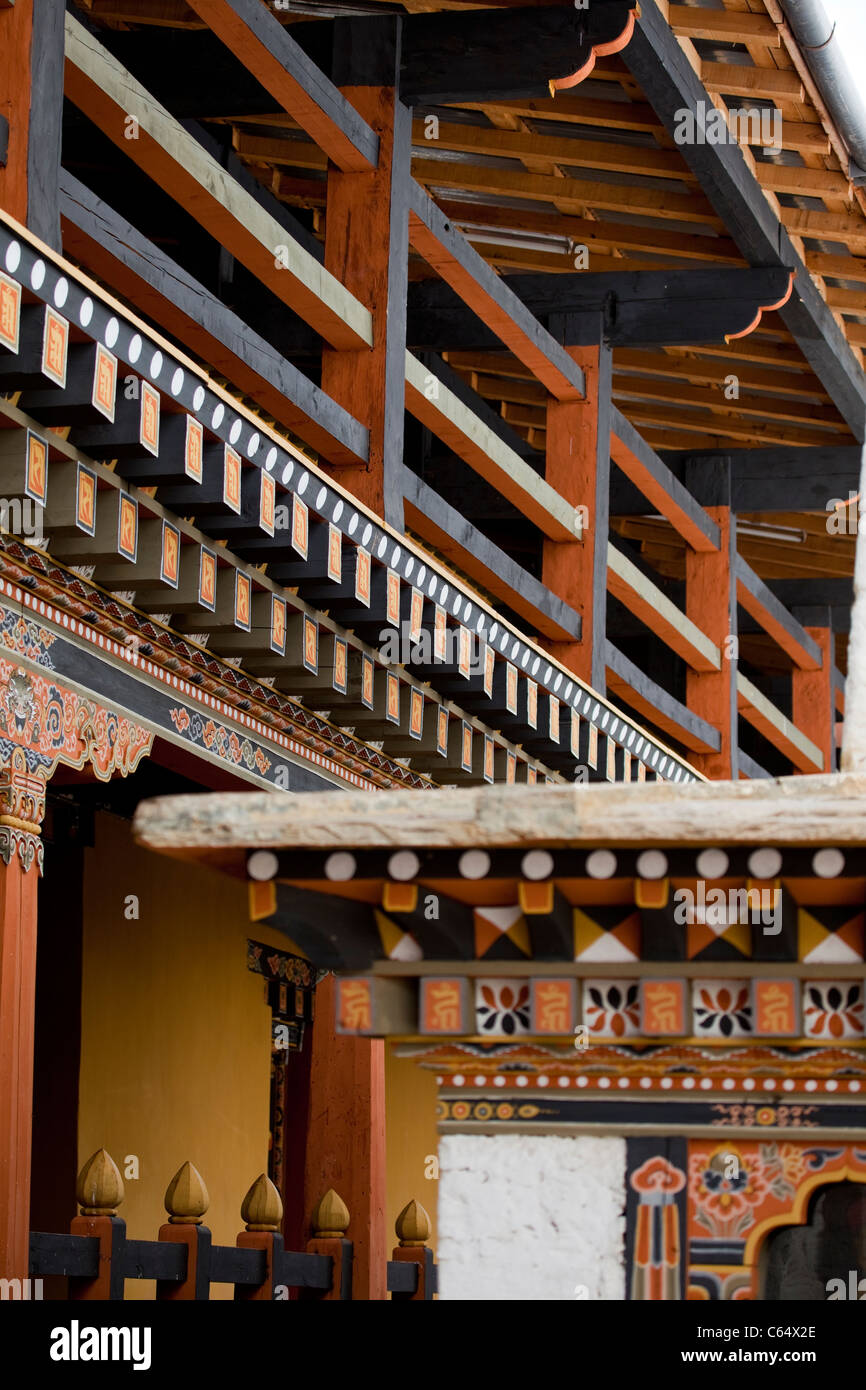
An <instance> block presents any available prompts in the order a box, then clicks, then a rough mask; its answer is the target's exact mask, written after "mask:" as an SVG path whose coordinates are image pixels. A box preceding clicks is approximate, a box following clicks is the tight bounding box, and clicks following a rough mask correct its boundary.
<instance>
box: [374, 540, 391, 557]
mask: <svg viewBox="0 0 866 1390" xmlns="http://www.w3.org/2000/svg"><path fill="white" fill-rule="evenodd" d="M387 549H388V537H387V536H380V537H379V544H378V545H377V546H376V554H377V555H378V557H379V559H380V560H383V559H384V558H385V551H386V550H387Z"/></svg>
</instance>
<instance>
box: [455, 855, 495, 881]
mask: <svg viewBox="0 0 866 1390" xmlns="http://www.w3.org/2000/svg"><path fill="white" fill-rule="evenodd" d="M458 867H459V869H460V873H461V876H462V877H463V878H485V877H486V875H487V874H489V873H490V855H489V854H488V853H487V850H486V849H467V850H464V851H463V853H462V854H461V856H460V859H459V861H458Z"/></svg>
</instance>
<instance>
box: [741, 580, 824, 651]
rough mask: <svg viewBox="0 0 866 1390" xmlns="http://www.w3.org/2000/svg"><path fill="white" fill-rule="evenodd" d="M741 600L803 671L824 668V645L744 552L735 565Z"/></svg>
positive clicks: (747, 610) (746, 608)
mask: <svg viewBox="0 0 866 1390" xmlns="http://www.w3.org/2000/svg"><path fill="white" fill-rule="evenodd" d="M735 574H736V581H737V602H738V603H739V604H740V605H741V606H742V607H743V608H745V610H746V612H747V613H748V614H749V616H750V617H752V618H754V620H755V622H756V623H758V624H760V626H761V627H762V628H763V629H764V631H765V632H766V633H768V634H769V636H770V637H772V638H773V640H774V642H776V644H777V645H778V646H780V647H781V648H782V651H783V652H786V653H787V654H788V656H789V657H790V658H791V660H792V661H793V663H794V665H795V666H797V667H798V668H799V670H801V671H820V670H821V667H822V665H823V661H822V656H821V648H820V647H819V646H818V643H817V642H816V641H815V640H814V638H812V637H810V636H809V634H808V632H807V631H806V629H805V628H804V627H802V626H801V625H800V623H798V622H797V619H796V618H795V617H794V616H793V614H791V613H789V612H788V610H787V608H786V607H785V606H784V604H782V603H780V601H779V600H778V599H777V598H776V595H775V594H774V593H773V591H772V590H771V589H769V588H768V587H767V585H766V584H765V583H764V581H763V580H762V579H761V577H760V575H757V574H755V571H754V570H753V569H752V567H751V565H747V564H746V561H745V560H744V559H743V557H742V555H738V556H737V559H736V565H735Z"/></svg>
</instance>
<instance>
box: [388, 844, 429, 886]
mask: <svg viewBox="0 0 866 1390" xmlns="http://www.w3.org/2000/svg"><path fill="white" fill-rule="evenodd" d="M420 867H421V861H420V860H419V858H418V856H417V854H414V853H413V851H412V850H411V849H398V850H397V853H396V854H392V855H391V858H390V859H389V860H388V873H389V874H390V876H391V878H396V879H398V880H399V882H401V883H405V882H406V881H407V880H408V879H410V878H415V876H416V875H417V873H418V870H419V869H420Z"/></svg>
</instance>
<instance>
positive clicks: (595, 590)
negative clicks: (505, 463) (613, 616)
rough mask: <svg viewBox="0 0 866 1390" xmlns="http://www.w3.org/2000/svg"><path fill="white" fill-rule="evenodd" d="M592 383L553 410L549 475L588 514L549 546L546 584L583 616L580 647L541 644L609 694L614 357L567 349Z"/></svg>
mask: <svg viewBox="0 0 866 1390" xmlns="http://www.w3.org/2000/svg"><path fill="white" fill-rule="evenodd" d="M566 351H567V352H568V354H569V356H571V357H573V358H574V360H575V362H577V363H578V365H579V366H580V367H581V368H582V370H583V372H584V374H585V376H586V399H585V400H583V401H556V400H553V399H551V400H550V401H549V402H548V406H547V422H546V423H547V438H546V460H545V472H544V476H545V479H546V481H547V482H548V483H550V485H551V487H553V488H555V489H556V491H557V492H558V493H559V494H560V495H561V496H562V497H564V498H565V500H566V501H567V502H569V503H570V504H571V505H572V506H575V507H579V506H582V507H585V508H586V511H585V512H584V514H583V522H584V524H583V538H582V540H579V541H575V542H571V541H552V540H545V541H544V551H543V560H542V581H543V583H544V584H545V585H546V587H547V588H548V589H550V591H551V592H552V593H554V594H556V595H557V597H558V598H561V599H563V600H564V602H565V603H567V604H569V606H570V607H572V608H574V609H576V610H577V611H578V612H579V613H580V616H581V625H582V632H581V640H580V642H554V641H549V640H543V645H544V647H545V648H546V649H547V651H549V652H550V654H551V656H554V657H556V659H557V660H558V661H561V662H562V663H563V665H565V666H567V667H568V669H569V670H571V671H574V672H575V674H576V675H578V676H580V677H581V678H582V679H583V680H585V681H588V682H589V684H590V685H592V686H593V687H594V688H595V689H596V690H599V691H603V690H604V687H605V659H604V642H605V621H604V620H605V611H606V606H607V533H608V507H607V499H608V486H609V467H610V442H609V441H610V427H609V422H608V411H607V403H608V402H609V399H610V380H609V373H610V353H609V351H608V350H607V349H606V348H601V347H599V346H598V345H597V344H590V345H588V346H585V347H568V348H566Z"/></svg>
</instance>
